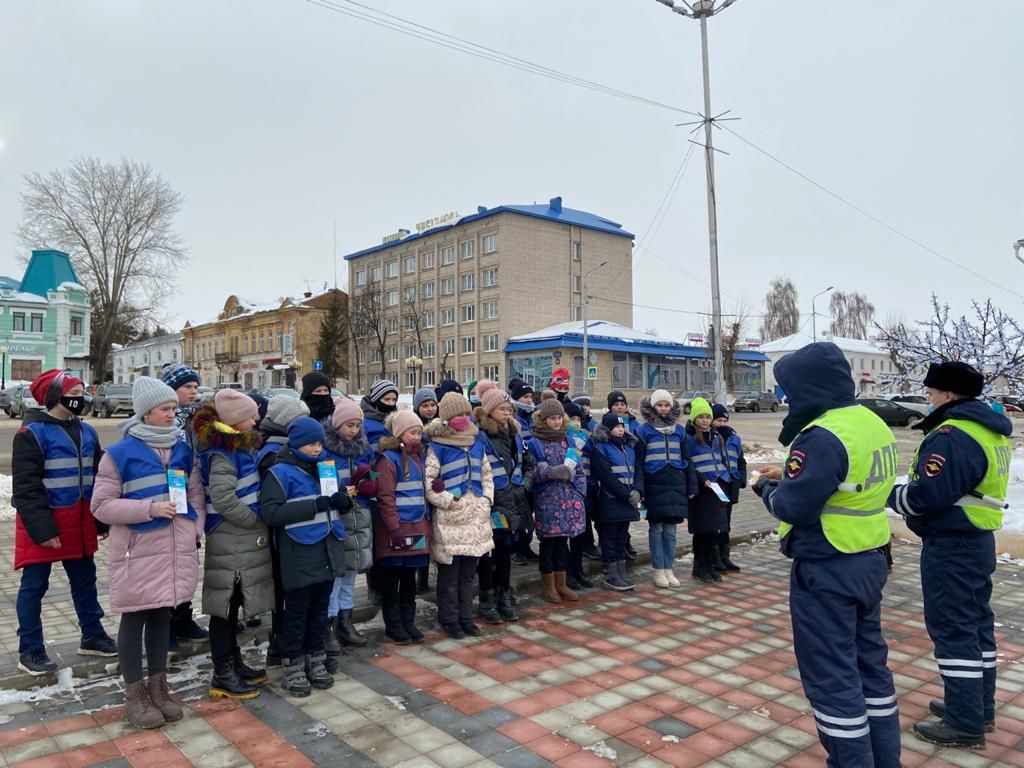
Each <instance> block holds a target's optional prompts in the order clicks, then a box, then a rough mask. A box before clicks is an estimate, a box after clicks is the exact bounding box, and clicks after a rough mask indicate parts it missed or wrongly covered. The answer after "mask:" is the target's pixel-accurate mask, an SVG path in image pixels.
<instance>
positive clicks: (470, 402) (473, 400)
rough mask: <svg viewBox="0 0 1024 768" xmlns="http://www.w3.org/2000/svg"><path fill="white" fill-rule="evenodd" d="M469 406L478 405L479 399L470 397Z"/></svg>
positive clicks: (474, 396)
mask: <svg viewBox="0 0 1024 768" xmlns="http://www.w3.org/2000/svg"><path fill="white" fill-rule="evenodd" d="M469 404H470V405H480V398H479V397H477V396H476V395H471V396H470V398H469Z"/></svg>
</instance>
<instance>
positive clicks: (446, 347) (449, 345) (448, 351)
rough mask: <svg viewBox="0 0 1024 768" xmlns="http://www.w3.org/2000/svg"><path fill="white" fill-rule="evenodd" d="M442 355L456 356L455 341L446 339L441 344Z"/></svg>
mask: <svg viewBox="0 0 1024 768" xmlns="http://www.w3.org/2000/svg"><path fill="white" fill-rule="evenodd" d="M441 347H442V354H445V355H454V354H455V339H445V340H444V341H442V342H441Z"/></svg>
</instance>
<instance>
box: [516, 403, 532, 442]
mask: <svg viewBox="0 0 1024 768" xmlns="http://www.w3.org/2000/svg"><path fill="white" fill-rule="evenodd" d="M516 421H518V422H519V436H520V437H521V438H523V442H524V443H525V442H527V441H528V440H529V439H530V438H531V437H533V414H532V413H531V414H530V415H528V416H524V415H523V412H522V411H520V410H519V409H518V408H516Z"/></svg>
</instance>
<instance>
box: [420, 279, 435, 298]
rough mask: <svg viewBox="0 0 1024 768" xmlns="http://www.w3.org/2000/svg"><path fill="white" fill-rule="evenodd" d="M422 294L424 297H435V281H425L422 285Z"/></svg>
mask: <svg viewBox="0 0 1024 768" xmlns="http://www.w3.org/2000/svg"><path fill="white" fill-rule="evenodd" d="M420 294H421V295H422V296H423V298H424V299H432V298H434V281H433V280H431V281H430V282H429V283H424V284H423V285H422V286H420Z"/></svg>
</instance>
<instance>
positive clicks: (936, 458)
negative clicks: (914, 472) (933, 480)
mask: <svg viewBox="0 0 1024 768" xmlns="http://www.w3.org/2000/svg"><path fill="white" fill-rule="evenodd" d="M944 466H946V457H945V456H940V455H939V454H937V453H933V454H930V455H929V456H928V458H927V459H925V460H924V474H925V477H938V476H939V475H940V474H941V473H942V468H943V467H944Z"/></svg>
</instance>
